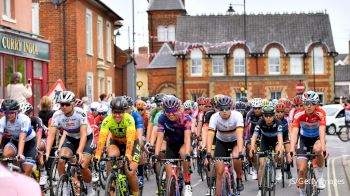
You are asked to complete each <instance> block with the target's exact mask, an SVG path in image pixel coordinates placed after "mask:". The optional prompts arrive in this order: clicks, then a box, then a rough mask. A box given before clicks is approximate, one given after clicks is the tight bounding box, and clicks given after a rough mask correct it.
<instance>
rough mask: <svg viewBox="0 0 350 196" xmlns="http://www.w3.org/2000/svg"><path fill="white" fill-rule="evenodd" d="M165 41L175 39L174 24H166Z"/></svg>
mask: <svg viewBox="0 0 350 196" xmlns="http://www.w3.org/2000/svg"><path fill="white" fill-rule="evenodd" d="M167 41H175V26H174V25H170V26H168V40H167Z"/></svg>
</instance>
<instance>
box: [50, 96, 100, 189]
mask: <svg viewBox="0 0 350 196" xmlns="http://www.w3.org/2000/svg"><path fill="white" fill-rule="evenodd" d="M58 102H59V103H60V106H61V109H60V110H58V111H56V112H55V113H54V115H53V117H52V124H51V126H50V127H49V134H48V137H47V144H46V155H49V154H50V152H51V147H52V145H53V142H54V140H55V137H56V132H57V131H58V130H59V129H63V130H64V132H63V135H62V138H61V141H64V142H63V145H62V147H61V149H60V148H59V149H58V154H59V156H64V157H70V156H72V155H73V154H77V155H79V160H78V162H79V164H81V167H82V169H81V174H82V176H83V180H84V182H85V184H86V187H87V191H88V195H94V194H95V191H94V189H93V188H92V185H91V180H92V176H91V171H90V170H89V164H90V160H91V155H92V153H93V148H92V147H93V145H94V144H93V134H92V131H91V128H90V126H89V123H88V120H87V115H86V112H85V111H84V110H83V109H82V108H79V107H74V104H75V95H74V93H73V92H71V91H63V92H62V93H61V94H60V95H59V100H58ZM48 157H49V156H46V160H48ZM57 170H58V173H59V175H60V176H62V175H63V174H64V172H65V161H64V160H62V159H60V160H59V161H58V166H57ZM63 188H64V189H67V188H68V187H67V184H65V185H64V187H63Z"/></svg>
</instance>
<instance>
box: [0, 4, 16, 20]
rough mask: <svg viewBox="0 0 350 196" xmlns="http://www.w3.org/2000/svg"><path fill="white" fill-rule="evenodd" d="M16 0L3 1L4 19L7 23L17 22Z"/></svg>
mask: <svg viewBox="0 0 350 196" xmlns="http://www.w3.org/2000/svg"><path fill="white" fill-rule="evenodd" d="M13 3H14V0H2V19H3V20H5V21H7V22H12V23H16V20H14V19H13V18H14V13H12V11H14V9H13V8H14V5H13Z"/></svg>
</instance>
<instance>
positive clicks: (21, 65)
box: [16, 59, 26, 84]
mask: <svg viewBox="0 0 350 196" xmlns="http://www.w3.org/2000/svg"><path fill="white" fill-rule="evenodd" d="M16 64H17V67H16V72H20V73H21V74H22V80H21V83H23V84H24V83H26V82H25V81H26V61H25V60H24V59H16Z"/></svg>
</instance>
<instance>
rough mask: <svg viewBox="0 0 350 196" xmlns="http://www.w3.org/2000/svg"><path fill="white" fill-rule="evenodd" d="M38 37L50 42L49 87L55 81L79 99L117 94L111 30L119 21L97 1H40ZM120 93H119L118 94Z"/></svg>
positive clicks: (118, 68) (117, 73)
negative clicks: (104, 94) (41, 36)
mask: <svg viewBox="0 0 350 196" xmlns="http://www.w3.org/2000/svg"><path fill="white" fill-rule="evenodd" d="M39 18H40V33H41V34H42V35H44V36H45V38H47V39H49V40H50V41H51V42H52V47H51V51H52V55H51V62H50V64H49V69H48V71H49V77H48V78H49V80H48V83H49V85H52V84H53V83H55V81H56V80H57V79H62V80H63V81H64V82H65V85H66V88H67V89H69V90H72V91H73V92H75V93H76V95H77V96H78V97H82V96H87V97H88V98H89V100H90V101H92V100H97V99H98V96H99V95H100V94H101V93H108V94H110V93H112V92H117V94H118V92H119V90H120V87H121V86H118V85H119V82H120V78H118V77H117V76H120V73H119V72H121V71H122V67H121V66H120V65H118V66H117V63H116V62H115V52H117V51H116V50H115V49H114V38H115V37H114V34H113V32H114V30H115V29H116V28H118V27H120V25H114V24H119V23H118V21H120V20H122V18H121V17H120V16H118V15H117V14H116V13H115V12H114V11H113V10H111V9H110V8H109V7H108V6H106V5H105V4H104V3H103V2H102V1H100V0H66V1H63V2H62V3H61V4H59V5H55V4H53V3H52V1H40V16H39ZM118 89H119V90H118Z"/></svg>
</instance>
